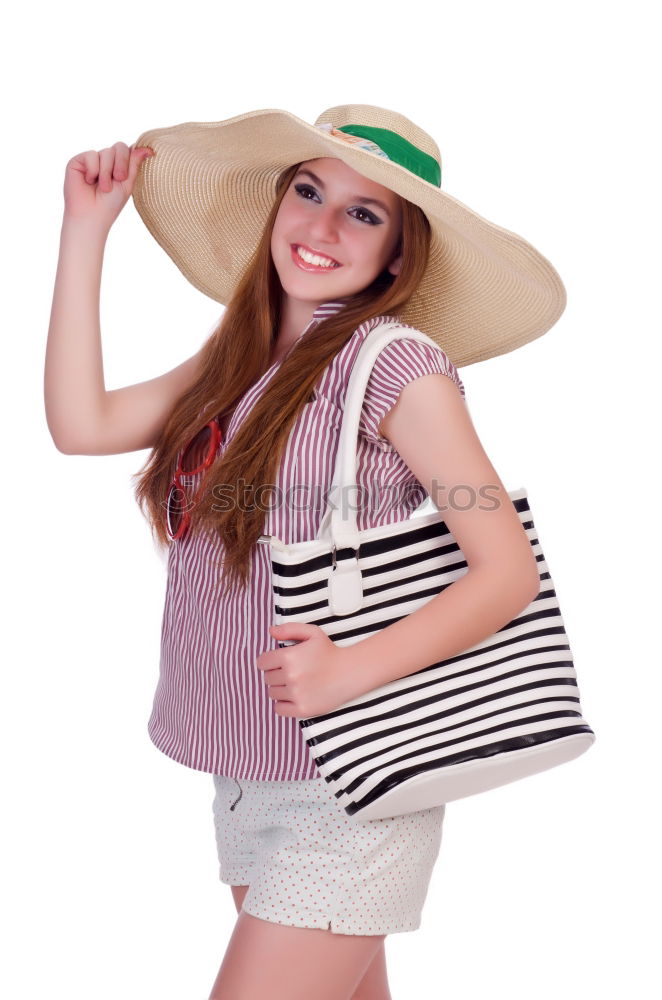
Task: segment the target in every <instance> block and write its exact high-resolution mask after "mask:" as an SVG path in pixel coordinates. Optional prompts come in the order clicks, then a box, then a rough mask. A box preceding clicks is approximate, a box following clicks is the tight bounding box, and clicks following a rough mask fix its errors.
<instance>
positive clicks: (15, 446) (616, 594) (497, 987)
mask: <svg viewBox="0 0 662 1000" xmlns="http://www.w3.org/2000/svg"><path fill="white" fill-rule="evenodd" d="M651 15H652V6H651V5H649V4H646V3H642V2H635V3H631V4H629V5H628V6H627V7H626V6H625V5H623V4H613V3H604V2H602V3H581V2H577V0H575V2H573V3H570V2H567V0H563V2H559V0H555V2H553V3H552V2H545V3H531V2H528V3H526V2H519V3H518V2H503V0H502V2H501V3H498V4H493V3H487V2H485V3H471V2H465V3H463V4H457V3H453V4H444V3H442V4H438V5H430V6H429V8H428V9H427V11H426V7H425V5H422V4H415V5H410V4H402V5H398V4H389V3H384V2H380V3H372V2H364V3H362V4H360V5H359V4H357V3H355V2H353V3H347V2H345V0H336V2H335V3H333V4H324V5H319V4H314V5H313V4H306V3H292V2H286V3H284V4H268V5H264V6H260V5H257V6H256V5H254V4H253V5H249V4H239V5H234V4H219V3H214V4H209V5H206V4H202V3H198V2H195V0H191V2H188V3H186V4H184V5H175V4H172V5H169V4H164V3H160V4H156V3H149V4H148V3H143V4H135V3H133V4H128V3H126V2H116V3H114V4H111V5H105V6H103V7H102V6H99V5H96V4H77V3H64V4H56V5H53V6H50V7H47V6H43V7H42V8H41V9H40V10H37V9H36V8H34V7H33V6H32V5H29V6H28V7H26V8H24V9H23V10H22V12H21V13H16V12H15V10H14V12H13V13H12V14H11V20H10V21H5V22H4V26H5V30H6V36H5V38H6V42H5V45H6V51H5V57H4V59H3V66H2V70H1V72H2V77H3V79H2V86H3V95H4V102H3V104H4V111H3V129H2V134H3V145H4V153H3V157H2V174H3V177H2V202H3V226H2V236H3V239H2V254H3V258H4V266H3V276H4V278H5V287H4V294H3V307H4V312H5V315H4V322H3V324H2V326H3V334H4V337H3V340H4V350H5V354H4V358H5V363H4V365H3V366H2V405H3V417H2V428H3V445H2V459H3V463H2V464H3V474H4V477H3V478H4V482H3V486H4V489H3V500H4V504H3V517H2V551H3V556H4V559H3V563H4V573H3V577H4V581H3V582H4V585H5V588H6V592H5V597H4V600H3V610H4V612H5V620H4V626H3V633H2V638H3V642H2V652H3V654H4V655H3V660H4V665H3V673H2V679H3V691H2V698H1V705H2V726H1V727H0V732H1V736H2V762H3V781H2V806H3V809H4V816H5V818H4V821H3V824H2V839H3V843H2V850H1V852H0V861H1V864H2V873H1V875H2V891H1V897H2V919H3V922H4V930H3V932H2V937H1V941H2V950H3V952H4V954H5V959H4V961H3V967H2V972H1V973H0V976H1V977H2V979H1V981H0V992H2V994H3V996H6V997H7V998H11V1000H27V998H37V997H45V996H48V997H56V998H60V997H62V998H65V997H66V998H67V1000H83V998H85V1000H89V998H91V997H94V998H95V1000H110V998H116V997H120V996H121V997H123V998H127V1000H138V998H140V1000H152V998H153V1000H157V998H158V1000H197V998H199V1000H204V998H206V997H207V996H208V994H209V991H210V989H211V984H212V982H213V980H214V977H215V975H216V972H217V969H218V966H219V964H220V962H221V959H222V956H223V953H224V951H225V947H226V944H227V941H228V939H229V935H230V934H231V931H232V928H233V925H234V921H235V918H236V914H235V909H234V904H233V902H232V898H231V894H230V889H229V888H228V887H227V886H225V885H222V884H221V883H220V882H219V881H218V873H217V860H216V853H215V843H214V834H213V824H212V815H211V802H212V797H213V788H212V779H211V776H210V775H208V774H204V773H201V772H197V771H193V770H190V769H187V768H185V767H183V766H181V765H179V764H177V763H175V762H173V761H172V760H170V759H169V758H167V757H165V756H164V755H162V754H161V753H160V752H159V751H157V750H156V749H155V748H154V747H153V745H152V744H151V742H150V740H149V738H148V736H147V732H146V725H147V719H148V717H149V713H150V711H151V704H152V697H153V692H154V688H155V685H156V681H157V675H158V661H159V639H160V625H161V614H162V608H163V598H164V593H165V570H164V565H163V563H162V561H161V560H160V559H159V557H158V555H157V554H156V550H155V548H154V546H153V543H152V540H151V536H150V533H149V528H148V526H147V523H146V521H145V520H144V519H143V517H142V515H141V513H140V511H139V509H138V507H137V505H136V503H135V500H134V497H133V487H132V482H131V478H130V477H131V476H132V474H134V473H136V472H137V471H138V470H139V469H140V468H141V467H142V465H143V463H144V461H145V460H146V459H147V457H148V452H133V453H129V454H122V455H116V456H112V457H103V458H101V457H88V456H68V455H64V454H61V453H60V452H58V451H57V449H56V448H55V446H54V444H53V442H52V440H51V437H50V434H49V432H48V428H47V426H46V421H45V414H44V404H43V364H44V352H45V345H46V337H47V331H48V322H49V314H50V305H51V297H52V291H53V281H54V277H55V268H56V263H57V254H58V246H59V234H60V224H61V217H62V209H63V198H62V184H63V179H64V169H65V165H66V163H67V161H68V160H69V158H70V157H71V156H73V155H74V154H75V153H78V152H81V151H83V150H86V149H90V148H95V149H101V148H102V147H104V146H109V145H111V144H112V143H114V142H116V141H118V140H122V141H124V142H126V143H127V144H129V145H130V144H131V143H133V142H135V140H136V139H137V137H138V135H140V133H141V132H142V131H143V130H145V129H148V128H153V127H158V126H167V125H172V124H176V123H179V122H184V121H192V120H193V121H219V120H222V119H224V118H229V117H232V116H234V115H237V114H241V113H242V112H244V111H249V110H253V109H257V108H270V107H271V108H285V109H287V110H289V111H292V112H293V113H295V114H297V115H298V116H299V117H301V118H303V119H304V120H306V121H309V122H312V121H314V119H315V118H316V116H317V115H318V114H319V113H320V112H321V111H322V110H323V109H324V108H327V107H330V106H332V105H335V104H342V103H372V104H379V105H382V106H384V107H390V108H393V109H394V110H397V111H400V112H401V113H403V114H405V115H407V116H408V117H410V118H412V119H413V120H414V121H416V122H417V123H418V124H420V125H421V126H422V127H423V128H425V129H426V130H427V131H429V132H431V133H432V134H433V135H434V136H435V138H436V139H437V141H438V144H439V146H440V149H441V154H442V162H443V181H442V183H443V187H444V189H445V190H446V191H447V192H448V193H450V194H452V195H453V196H454V197H456V198H458V199H459V200H460V201H463V202H465V203H466V204H468V205H470V206H471V207H472V208H474V209H475V210H476V211H477V212H479V213H480V214H481V215H483V216H485V217H487V218H489V219H490V220H492V221H494V222H496V223H497V224H498V225H500V226H503V227H504V228H507V229H511V230H513V231H515V232H517V233H520V234H521V235H523V236H524V237H525V238H526V239H527V240H529V241H530V242H531V243H533V245H534V246H536V247H537V248H538V249H539V250H540V251H541V252H542V253H543V254H545V256H547V257H548V258H549V259H550V260H551V261H552V263H553V264H554V265H555V267H556V268H557V269H558V271H559V273H560V275H561V277H562V279H563V281H564V283H565V285H566V288H567V292H568V305H567V308H566V311H565V313H564V314H563V316H562V317H561V319H560V320H559V321H558V323H557V324H556V326H555V327H554V328H553V329H552V330H551V331H550V332H549V333H548V334H547V335H546V336H544V337H542V338H540V339H538V340H537V341H534V342H533V343H531V344H528V345H526V346H525V347H523V348H522V349H520V350H518V351H516V352H514V353H512V354H508V355H505V356H502V357H499V358H496V359H493V360H490V361H487V362H482V363H480V364H477V365H473V366H469V367H468V368H463V369H460V374H461V376H462V378H463V381H464V384H465V387H466V392H467V399H468V402H469V406H470V410H471V414H472V417H473V420H474V423H475V425H476V428H477V430H478V433H479V434H480V436H481V439H482V441H483V443H484V445H485V448H486V451H487V453H488V454H489V455H490V458H491V459H492V461H493V463H494V465H495V467H496V469H497V471H498V472H499V475H500V476H501V478H502V479H503V481H504V482H505V483H506V485H507V486H508V488H509V489H516V488H518V487H520V486H525V487H526V488H527V490H528V494H529V500H530V503H531V506H532V509H533V511H534V514H535V519H536V526H537V528H538V532H539V535H540V538H541V542H542V544H543V547H544V551H545V553H546V556H547V560H548V564H549V567H550V570H551V572H552V575H553V578H554V581H555V584H556V588H557V594H558V596H559V600H560V602H561V607H562V611H563V616H564V621H565V624H566V627H567V630H568V634H569V637H570V641H571V644H572V648H573V652H574V657H575V665H576V668H577V672H578V678H579V682H580V691H581V696H582V707H583V710H584V714H585V716H586V718H587V720H588V722H589V723H590V724H591V726H592V727H593V729H594V730H595V732H596V736H597V740H596V743H595V745H594V747H593V748H592V749H591V750H590V751H589V753H588V754H585V755H584V756H583V757H581V758H579V759H578V760H576V761H573V762H572V763H570V764H568V765H565V766H563V767H559V768H556V769H553V770H552V771H548V772H546V773H543V774H540V775H537V776H534V777H532V778H529V779H527V780H525V781H520V782H516V783H514V784H511V785H510V786H506V787H504V788H501V789H497V790H493V791H492V792H489V793H486V794H484V795H482V796H476V797H474V798H470V799H465V800H462V801H458V802H456V803H451V804H449V805H448V807H447V814H446V820H445V825H444V834H443V843H442V848H441V852H440V855H439V859H438V861H437V864H436V867H435V871H434V875H433V878H432V882H431V884H430V889H429V894H428V898H427V901H426V905H425V908H424V912H423V923H422V926H421V928H420V930H419V931H418V932H417V933H403V934H398V935H390V936H389V937H388V938H387V940H386V947H387V956H388V965H389V973H390V982H391V991H392V996H393V1000H427V998H437V997H444V998H449V1000H450V998H452V1000H465V998H467V1000H473V998H476V1000H477V998H483V997H490V998H491V1000H506V998H508V1000H524V998H525V997H526V998H528V997H530V996H535V997H536V998H537V1000H551V998H554V1000H556V998H558V997H559V996H564V997H565V998H566V1000H579V998H584V997H586V996H591V997H601V998H607V997H612V996H614V997H616V996H622V995H624V994H625V992H626V991H627V992H628V993H629V994H630V995H634V996H638V997H648V996H651V995H652V993H653V992H654V991H655V988H656V987H655V983H656V982H657V983H659V978H658V976H657V970H656V968H654V964H653V950H654V946H656V945H657V944H659V930H660V927H659V921H658V912H659V906H658V901H659V891H660V884H659V868H658V863H657V862H658V853H659V844H660V829H659V825H658V822H657V802H656V799H657V796H658V793H659V789H660V783H659V764H660V756H659V735H658V734H659V705H660V693H661V692H660V684H659V672H660V664H659V654H658V645H657V641H656V639H657V636H656V625H657V623H658V620H659V617H658V613H657V612H658V605H659V598H660V590H659V585H658V565H659V558H660V552H659V548H658V547H657V544H656V537H657V536H658V535H659V526H658V524H657V523H656V521H657V503H658V499H659V488H658V477H657V475H656V473H657V468H656V466H657V462H658V459H655V455H658V456H659V444H658V441H657V435H656V436H655V437H653V434H652V433H651V430H650V428H651V424H652V422H653V420H654V418H655V417H656V416H658V415H659V410H658V409H657V405H656V404H657V402H658V396H659V374H658V367H657V363H658V362H657V360H656V358H655V353H656V349H657V347H658V340H659V337H660V322H659V310H658V304H659V281H660V279H659V270H660V256H659V244H660V238H659V227H660V212H659V208H660V199H659V194H658V191H659V186H660V167H659V164H660V158H659V149H657V148H655V144H656V140H657V135H658V134H659V126H658V125H657V124H656V123H657V122H658V120H659V119H658V113H659V103H658V102H657V101H655V100H654V93H655V91H656V90H657V91H658V92H659V85H660V80H659V77H658V78H656V77H655V75H654V70H653V67H654V65H655V63H656V62H657V61H658V56H659V38H656V33H655V32H654V31H653V24H652V20H651ZM221 311H222V310H221V307H220V306H219V305H218V304H217V303H215V302H214V301H212V300H210V299H207V298H206V297H205V296H203V295H202V294H201V293H200V292H198V291H197V290H196V289H194V288H193V286H192V285H190V284H189V283H188V282H187V281H186V279H185V278H184V277H183V276H182V275H181V273H180V272H179V271H178V270H177V268H176V267H175V265H174V264H173V263H172V262H171V260H170V259H169V258H168V257H167V256H166V254H165V253H164V252H163V251H162V250H161V249H160V247H159V246H158V245H157V244H156V242H155V241H154V240H153V238H152V237H151V236H150V235H149V233H148V232H147V230H146V228H145V227H144V225H143V223H142V221H141V219H140V217H139V216H138V214H137V212H136V211H135V208H134V205H133V201H132V200H130V201H129V202H128V204H127V205H126V207H125V209H124V211H123V212H122V214H121V216H120V217H119V219H118V221H117V223H116V224H115V226H114V227H113V230H112V231H111V233H110V237H109V240H108V244H107V248H106V254H105V261H104V273H103V281H102V290H101V328H102V336H103V350H104V366H105V377H106V386H107V388H109V389H111V388H116V387H119V386H121V385H127V384H130V383H134V382H138V381H142V380H144V379H148V378H152V377H153V376H155V375H158V374H161V373H162V372H165V371H167V370H168V369H170V368H172V367H174V366H175V365H176V364H178V363H179V362H181V361H183V360H184V359H185V358H187V357H189V356H191V355H192V354H193V353H194V352H195V351H196V350H197V348H198V347H199V346H200V345H201V344H202V342H203V340H204V339H205V338H206V337H207V335H208V333H209V332H210V330H211V328H212V325H213V324H214V323H215V322H216V320H217V318H218V317H219V315H220V313H221ZM658 424H659V422H658ZM651 466H652V467H653V468H654V469H655V474H654V473H653V470H652V469H651Z"/></svg>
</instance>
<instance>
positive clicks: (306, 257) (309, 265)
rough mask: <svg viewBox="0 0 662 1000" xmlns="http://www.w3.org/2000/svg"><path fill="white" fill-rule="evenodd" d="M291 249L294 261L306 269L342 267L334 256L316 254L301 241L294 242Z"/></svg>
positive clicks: (328, 269)
mask: <svg viewBox="0 0 662 1000" xmlns="http://www.w3.org/2000/svg"><path fill="white" fill-rule="evenodd" d="M291 251H292V257H293V259H294V262H295V263H296V264H297V265H298V266H299V267H301V268H302V269H303V270H304V271H335V270H336V269H337V268H339V267H342V264H339V263H338V261H337V260H334V259H333V257H326V256H324V255H322V254H316V253H314V252H313V251H312V250H309V249H308V248H307V247H304V246H301V244H300V243H292V244H291Z"/></svg>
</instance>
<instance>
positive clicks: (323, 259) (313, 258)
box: [297, 247, 338, 267]
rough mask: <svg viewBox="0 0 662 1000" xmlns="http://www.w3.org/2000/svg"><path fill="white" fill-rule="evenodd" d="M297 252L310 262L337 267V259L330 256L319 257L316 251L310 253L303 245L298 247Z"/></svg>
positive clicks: (320, 265)
mask: <svg viewBox="0 0 662 1000" xmlns="http://www.w3.org/2000/svg"><path fill="white" fill-rule="evenodd" d="M297 253H298V254H299V256H300V257H302V258H303V259H304V260H305V261H307V263H308V264H315V266H316V267H337V266H338V265H337V264H336V262H335V261H333V260H330V259H329V258H328V257H319V256H318V255H317V254H316V253H309V252H308V250H304V248H303V247H297Z"/></svg>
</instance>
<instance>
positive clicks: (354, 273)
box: [271, 157, 402, 309]
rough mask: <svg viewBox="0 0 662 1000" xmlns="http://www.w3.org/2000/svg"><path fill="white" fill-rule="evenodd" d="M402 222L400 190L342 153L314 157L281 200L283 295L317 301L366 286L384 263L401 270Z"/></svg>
mask: <svg viewBox="0 0 662 1000" xmlns="http://www.w3.org/2000/svg"><path fill="white" fill-rule="evenodd" d="M401 228H402V209H401V206H400V199H399V197H398V196H397V195H396V194H395V193H394V192H393V191H390V190H389V189H388V188H386V187H383V186H382V185H381V184H377V183H376V182H375V181H371V180H368V178H367V177H363V176H362V175H361V174H359V173H357V172H356V171H355V170H352V168H351V167H348V166H347V164H346V163H343V161H342V160H337V159H335V158H333V157H321V158H319V159H315V160H307V161H306V162H305V163H302V164H301V166H300V167H299V169H298V171H297V173H296V174H295V176H294V178H293V179H292V181H291V183H290V186H289V188H288V189H287V191H286V193H285V195H284V197H283V200H282V201H281V203H280V207H279V210H278V215H277V216H276V221H275V223H274V228H273V232H272V236H271V255H272V258H273V262H274V266H275V268H276V271H277V272H278V276H279V278H280V282H281V285H282V287H283V293H284V295H285V296H289V297H290V298H291V299H293V300H296V301H297V302H298V303H301V305H303V303H306V305H308V306H310V307H312V308H313V309H315V308H317V306H318V305H321V304H322V303H323V302H329V301H333V300H337V299H344V298H345V297H347V296H351V295H353V294H355V293H356V292H360V291H362V290H363V289H364V288H366V287H367V286H368V285H369V284H370V283H371V282H372V281H373V280H374V279H375V278H376V277H377V275H378V274H380V273H381V271H383V270H384V268H388V270H389V271H390V272H391V274H397V273H398V271H399V270H400V262H401V258H400V257H397V258H394V255H395V250H396V247H397V244H398V240H399V237H400V232H401ZM300 250H303V252H304V253H305V254H306V256H307V257H308V259H307V260H306V259H302V257H301V255H300V252H299V251H300ZM311 256H314V257H315V259H311ZM317 258H323V259H322V260H321V261H320V260H319V259H317ZM292 304H293V305H294V302H293V303H292Z"/></svg>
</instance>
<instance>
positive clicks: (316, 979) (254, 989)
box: [209, 886, 391, 1000]
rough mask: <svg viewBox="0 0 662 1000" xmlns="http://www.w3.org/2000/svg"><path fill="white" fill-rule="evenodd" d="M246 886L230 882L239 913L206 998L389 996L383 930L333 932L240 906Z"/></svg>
mask: <svg viewBox="0 0 662 1000" xmlns="http://www.w3.org/2000/svg"><path fill="white" fill-rule="evenodd" d="M247 891H248V886H232V895H233V897H234V901H235V905H236V907H237V911H238V912H239V918H238V920H237V924H236V926H235V930H234V933H233V935H232V938H231V940H230V943H229V945H228V949H227V951H226V954H225V957H224V959H223V963H222V965H221V968H220V970H219V973H218V976H217V978H216V981H215V983H214V986H213V988H212V992H211V995H210V997H209V1000H230V998H232V1000H257V998H262V997H264V996H269V998H270V1000H281V998H282V1000H299V997H300V998H301V1000H303V998H306V1000H308V998H309V997H310V996H315V997H316V1000H327V998H328V1000H391V994H390V992H389V988H388V981H387V978H386V955H385V952H384V938H385V936H386V935H349V934H333V933H332V932H331V931H330V930H318V929H309V928H303V927H290V926H288V925H284V924H277V923H273V922H271V921H266V920H261V919H259V918H257V917H253V916H252V915H251V914H249V913H246V912H242V911H241V905H242V903H243V899H244V896H245V895H246V892H247Z"/></svg>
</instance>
